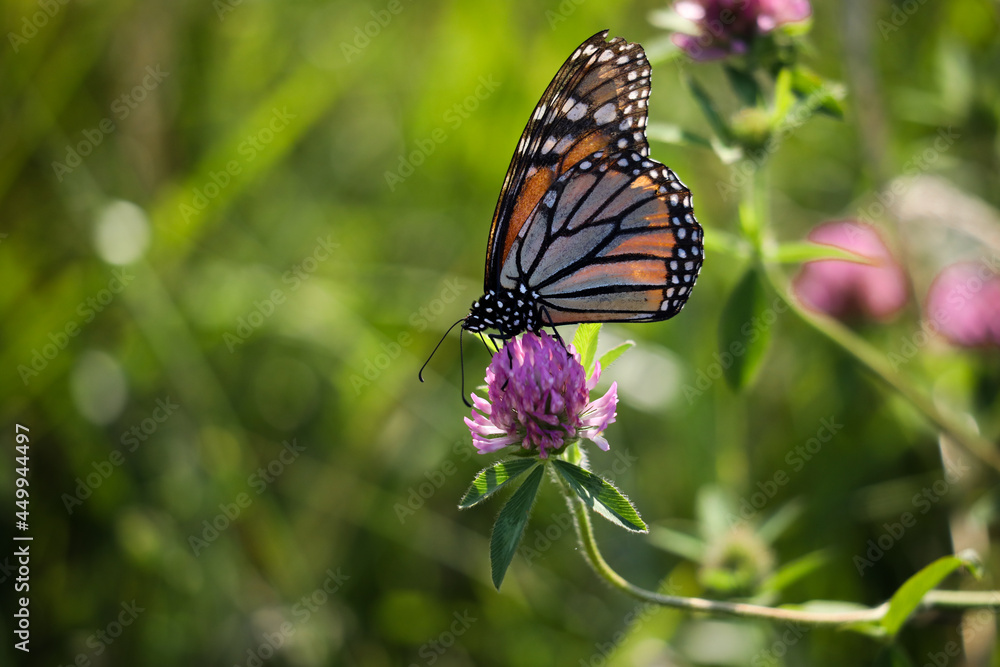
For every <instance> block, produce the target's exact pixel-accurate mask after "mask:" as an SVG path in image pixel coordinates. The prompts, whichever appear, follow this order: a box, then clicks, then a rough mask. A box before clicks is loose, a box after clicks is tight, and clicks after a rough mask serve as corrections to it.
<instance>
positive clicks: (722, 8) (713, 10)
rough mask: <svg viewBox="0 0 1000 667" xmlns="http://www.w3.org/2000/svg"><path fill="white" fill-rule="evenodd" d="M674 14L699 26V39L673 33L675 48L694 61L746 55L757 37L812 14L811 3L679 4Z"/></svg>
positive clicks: (729, 0)
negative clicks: (677, 47)
mask: <svg viewBox="0 0 1000 667" xmlns="http://www.w3.org/2000/svg"><path fill="white" fill-rule="evenodd" d="M674 11H675V12H676V13H677V14H678V15H679V16H681V17H683V18H686V19H688V20H689V21H692V22H694V23H695V24H696V25H697V26H698V34H697V35H685V34H682V33H674V34H673V35H672V36H671V39H672V40H673V42H674V44H676V45H677V46H679V47H681V48H682V49H684V51H685V52H686V53H687V54H688V55H689V56H691V57H692V58H694V59H695V60H715V59H718V58H724V57H726V56H727V55H729V54H741V53H746V52H747V51H748V50H749V46H750V43H751V42H752V41H753V40H754V39H755V38H756V37H757V36H758V35H763V34H765V33H768V32H771V31H772V30H774V29H775V28H776V27H778V26H779V25H782V24H784V23H794V22H796V21H802V20H805V19H807V18H809V16H810V15H811V14H812V7H811V6H810V5H809V2H808V0H680V1H679V2H675V3H674Z"/></svg>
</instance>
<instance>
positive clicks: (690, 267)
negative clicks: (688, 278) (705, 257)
mask: <svg viewBox="0 0 1000 667" xmlns="http://www.w3.org/2000/svg"><path fill="white" fill-rule="evenodd" d="M684 270H685V271H694V262H684Z"/></svg>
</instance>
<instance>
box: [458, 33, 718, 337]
mask: <svg viewBox="0 0 1000 667" xmlns="http://www.w3.org/2000/svg"><path fill="white" fill-rule="evenodd" d="M607 35H608V31H607V30H604V31H601V32H599V33H597V34H596V35H594V36H593V37H591V38H590V39H588V40H587V41H585V42H584V43H583V44H581V45H580V46H579V48H577V49H576V50H575V51H574V52H573V54H572V55H571V56H570V57H569V58H568V59H567V60H566V62H565V63H563V66H562V67H561V68H560V69H559V72H558V73H556V76H555V78H554V79H553V80H552V82H551V83H550V84H549V87H548V88H547V89H546V90H545V93H544V94H543V95H542V98H541V100H540V101H539V102H538V105H537V106H536V107H535V110H534V113H532V114H531V118H530V120H529V121H528V125H527V127H525V128H524V132H523V133H522V134H521V139H520V141H519V142H518V144H517V150H516V151H515V153H514V156H513V158H512V159H511V162H510V166H509V167H508V169H507V176H506V177H505V178H504V182H503V188H502V189H501V190H500V198H499V200H498V201H497V206H496V209H495V211H494V213H493V222H492V224H491V225H490V236H489V244H488V246H487V254H486V271H485V281H484V282H485V285H484V294H483V296H482V297H480V298H479V299H477V300H476V301H475V302H474V303H473V304H472V308H471V309H470V312H469V314H468V316H467V317H466V318H465V319H464V321H463V322H462V328H463V329H466V330H468V331H470V332H480V331H484V330H485V329H495V330H497V331H499V332H500V336H499V337H500V338H504V339H506V338H511V337H513V336H516V335H517V334H519V333H521V332H523V331H537V330H538V329H540V328H541V327H542V326H554V325H557V324H576V323H580V322H640V321H644V322H652V321H659V320H665V319H668V318H670V317H673V316H674V315H676V314H677V313H678V312H679V311H680V310H681V308H682V307H683V306H684V303H685V302H686V301H687V299H688V296H690V294H691V288H692V287H693V286H694V283H695V280H696V279H697V277H698V272H699V271H700V270H701V263H702V257H703V247H702V230H701V226H700V225H699V224H698V221H697V220H695V217H694V213H693V211H692V208H691V193H690V191H689V190H688V189H687V187H686V186H685V185H684V184H683V183H682V182H681V181H680V179H678V178H677V175H676V174H674V172H673V171H671V170H670V169H668V168H667V167H665V166H664V165H662V164H660V163H659V162H657V161H655V160H653V159H652V158H650V157H649V145H648V144H647V143H646V133H645V126H646V108H647V103H648V98H649V90H650V88H649V75H650V67H649V61H648V60H646V54H645V52H644V51H643V49H642V47H641V46H640V45H639V44H635V43H630V42H627V41H625V40H624V39H623V38H621V37H615V38H614V39H612V40H611V41H610V42H607V41H606V38H607Z"/></svg>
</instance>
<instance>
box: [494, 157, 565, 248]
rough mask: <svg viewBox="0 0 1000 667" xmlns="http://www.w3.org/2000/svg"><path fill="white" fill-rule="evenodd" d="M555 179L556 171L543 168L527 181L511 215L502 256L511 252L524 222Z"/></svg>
mask: <svg viewBox="0 0 1000 667" xmlns="http://www.w3.org/2000/svg"><path fill="white" fill-rule="evenodd" d="M555 180H556V175H555V172H553V171H552V170H551V169H542V170H540V171H536V172H535V173H534V174H532V175H531V176H529V177H528V179H527V180H526V181H525V183H524V187H523V188H522V189H521V193H520V196H519V197H518V198H517V205H516V206H515V207H514V210H513V211H512V212H511V215H510V223H509V224H508V225H507V236H506V238H504V240H503V252H502V253H501V254H500V257H501V258H504V259H506V257H507V256H508V255H509V254H510V248H511V246H512V245H514V239H516V238H517V235H518V234H519V233H520V232H521V228H522V227H524V223H525V222H526V221H527V220H528V216H529V215H531V212H532V211H533V210H534V209H535V206H537V205H538V202H539V201H540V200H541V199H542V197H543V196H544V195H545V193H546V192H547V191H548V189H549V186H550V185H552V182H553V181H555Z"/></svg>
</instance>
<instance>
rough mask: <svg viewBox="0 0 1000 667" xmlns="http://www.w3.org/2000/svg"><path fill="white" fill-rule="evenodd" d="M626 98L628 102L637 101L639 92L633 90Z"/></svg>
mask: <svg viewBox="0 0 1000 667" xmlns="http://www.w3.org/2000/svg"><path fill="white" fill-rule="evenodd" d="M628 98H629V99H630V100H637V99H639V91H638V90H633V91H632V92H631V93H629V94H628Z"/></svg>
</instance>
